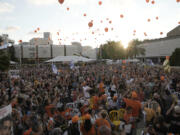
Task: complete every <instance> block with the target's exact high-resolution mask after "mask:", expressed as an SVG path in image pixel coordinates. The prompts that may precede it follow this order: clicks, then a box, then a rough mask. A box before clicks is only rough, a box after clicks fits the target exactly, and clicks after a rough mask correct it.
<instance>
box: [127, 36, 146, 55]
mask: <svg viewBox="0 0 180 135" xmlns="http://www.w3.org/2000/svg"><path fill="white" fill-rule="evenodd" d="M141 43H142V41H140V40H138V39H134V40H132V41H130V42H129V44H128V47H127V56H128V57H129V58H136V56H138V55H145V49H144V48H141V47H140V46H139V45H140V44H141Z"/></svg>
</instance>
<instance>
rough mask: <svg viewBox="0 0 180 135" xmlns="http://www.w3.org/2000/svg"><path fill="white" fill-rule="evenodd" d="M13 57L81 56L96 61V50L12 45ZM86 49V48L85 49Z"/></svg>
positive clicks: (78, 47)
mask: <svg viewBox="0 0 180 135" xmlns="http://www.w3.org/2000/svg"><path fill="white" fill-rule="evenodd" d="M14 48H15V57H16V58H23V59H35V58H38V59H42V60H43V59H50V58H54V57H57V56H73V55H81V54H84V56H87V57H89V58H93V59H96V56H97V53H96V49H92V48H91V47H89V48H91V49H89V50H86V49H84V47H82V46H81V44H80V45H74V44H72V45H36V46H34V45H14ZM85 48H87V47H85Z"/></svg>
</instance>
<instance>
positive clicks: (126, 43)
mask: <svg viewBox="0 0 180 135" xmlns="http://www.w3.org/2000/svg"><path fill="white" fill-rule="evenodd" d="M121 42H122V45H123V47H124V49H126V48H127V47H128V43H129V40H127V39H122V40H121Z"/></svg>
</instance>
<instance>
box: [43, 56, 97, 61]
mask: <svg viewBox="0 0 180 135" xmlns="http://www.w3.org/2000/svg"><path fill="white" fill-rule="evenodd" d="M79 61H82V62H91V61H94V59H88V58H85V57H81V56H57V57H55V58H53V59H50V60H48V61H46V62H79Z"/></svg>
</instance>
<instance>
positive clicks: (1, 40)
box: [0, 36, 3, 46]
mask: <svg viewBox="0 0 180 135" xmlns="http://www.w3.org/2000/svg"><path fill="white" fill-rule="evenodd" d="M2 42H3V38H2V36H0V46H1V44H2Z"/></svg>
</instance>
